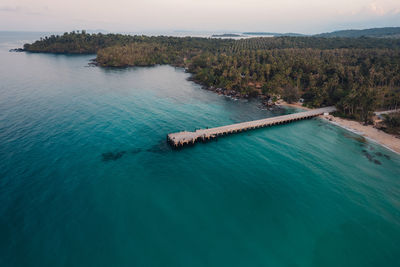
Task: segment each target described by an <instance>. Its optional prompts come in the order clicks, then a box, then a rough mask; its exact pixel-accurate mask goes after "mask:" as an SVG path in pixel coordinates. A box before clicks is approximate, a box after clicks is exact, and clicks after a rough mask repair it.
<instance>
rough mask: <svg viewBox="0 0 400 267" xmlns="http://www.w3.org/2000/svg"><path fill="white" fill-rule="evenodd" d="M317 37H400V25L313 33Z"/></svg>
mask: <svg viewBox="0 0 400 267" xmlns="http://www.w3.org/2000/svg"><path fill="white" fill-rule="evenodd" d="M313 36H315V37H326V38H330V37H347V38H357V37H376V38H400V27H386V28H372V29H366V30H343V31H334V32H330V33H321V34H316V35H313Z"/></svg>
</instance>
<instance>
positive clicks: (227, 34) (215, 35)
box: [211, 33, 242, 37]
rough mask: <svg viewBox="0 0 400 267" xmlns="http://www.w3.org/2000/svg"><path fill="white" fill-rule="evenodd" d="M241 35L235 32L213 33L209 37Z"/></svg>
mask: <svg viewBox="0 0 400 267" xmlns="http://www.w3.org/2000/svg"><path fill="white" fill-rule="evenodd" d="M241 36H242V35H240V34H236V33H224V34H213V35H212V36H211V37H241Z"/></svg>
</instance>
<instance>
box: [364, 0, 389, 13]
mask: <svg viewBox="0 0 400 267" xmlns="http://www.w3.org/2000/svg"><path fill="white" fill-rule="evenodd" d="M368 10H369V11H370V12H372V14H375V15H378V16H383V15H385V14H386V13H387V12H386V11H385V9H384V8H383V7H382V6H381V5H379V4H378V3H377V2H372V3H370V4H369V5H368Z"/></svg>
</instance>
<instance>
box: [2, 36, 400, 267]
mask: <svg viewBox="0 0 400 267" xmlns="http://www.w3.org/2000/svg"><path fill="white" fill-rule="evenodd" d="M41 35H42V34H40V33H10V32H1V33H0V59H1V64H0V266H2V267H3V266H4V267H7V266H40V267H45V266H51V267H56V266H400V156H399V155H396V154H394V153H392V152H391V151H389V150H387V149H385V148H383V147H381V146H378V145H376V144H374V143H371V142H369V141H367V140H365V139H363V138H361V137H359V136H357V135H355V134H352V133H350V132H347V131H345V130H343V129H341V128H338V127H336V126H334V125H331V124H329V123H327V122H324V121H322V120H320V119H312V120H306V121H300V122H296V123H292V124H287V125H281V126H275V127H270V128H265V129H259V130H255V131H250V132H246V133H242V134H237V135H232V136H229V137H224V138H220V139H218V141H212V142H210V143H207V144H197V145H195V146H193V147H188V148H185V149H182V150H179V151H175V150H172V149H170V147H169V146H168V145H167V144H166V135H167V134H168V133H170V132H175V131H180V130H185V129H186V130H194V129H195V128H203V127H213V126H219V125H225V124H229V123H234V122H242V121H246V120H251V119H260V118H264V117H269V116H276V115H280V114H286V113H290V112H295V110H290V109H287V110H280V111H274V112H270V111H266V110H262V109H260V108H259V105H258V103H257V102H255V101H250V102H247V101H242V100H238V101H233V100H231V99H229V98H226V97H222V96H218V95H216V94H214V93H212V92H209V91H206V90H203V89H201V87H200V86H198V85H196V84H194V83H192V82H190V81H188V80H187V78H188V77H189V74H187V73H185V72H184V71H183V70H182V69H178V68H173V67H170V66H156V67H151V68H129V69H102V68H98V67H90V66H88V62H89V60H90V59H92V58H94V56H90V55H89V56H66V55H47V54H30V53H10V52H8V49H10V48H14V47H18V46H21V44H22V43H23V42H24V41H29V40H35V39H37V38H38V37H40V36H41Z"/></svg>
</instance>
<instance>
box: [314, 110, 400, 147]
mask: <svg viewBox="0 0 400 267" xmlns="http://www.w3.org/2000/svg"><path fill="white" fill-rule="evenodd" d="M320 117H321V118H323V119H326V120H327V121H329V122H331V123H333V124H335V125H337V126H340V127H342V128H345V129H347V130H349V131H352V132H354V133H356V134H359V135H361V136H364V137H365V138H367V139H370V140H372V141H375V142H376V143H378V144H380V145H382V146H384V147H386V148H388V149H390V150H392V151H393V152H396V153H397V154H400V139H399V138H397V137H395V136H394V135H391V134H388V133H385V132H384V131H381V130H378V129H376V128H374V126H372V125H363V124H362V123H360V122H358V121H352V120H346V119H342V118H338V117H334V116H332V115H328V116H323V115H321V116H320Z"/></svg>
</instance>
